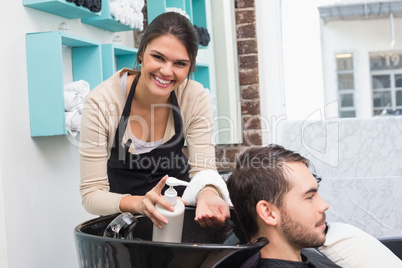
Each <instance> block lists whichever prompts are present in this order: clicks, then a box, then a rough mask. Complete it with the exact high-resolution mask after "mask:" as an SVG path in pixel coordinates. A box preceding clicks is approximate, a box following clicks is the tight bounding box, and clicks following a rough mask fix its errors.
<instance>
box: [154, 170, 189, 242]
mask: <svg viewBox="0 0 402 268" xmlns="http://www.w3.org/2000/svg"><path fill="white" fill-rule="evenodd" d="M166 184H167V185H168V186H169V188H168V189H167V190H166V191H165V196H164V198H165V200H167V201H168V202H169V203H170V204H171V205H172V206H173V207H174V211H169V210H167V209H165V208H164V207H162V206H160V205H158V204H156V205H155V207H156V209H157V210H158V211H159V213H160V214H162V215H163V216H164V217H165V218H166V219H167V220H168V223H167V224H165V225H163V228H162V229H159V228H158V227H157V226H156V225H154V226H153V233H152V241H158V242H170V243H181V236H182V233H183V220H184V204H183V202H182V201H181V200H180V199H177V192H176V190H175V189H174V188H173V186H179V185H182V186H188V185H189V183H188V182H186V181H182V180H178V179H176V178H174V177H169V178H168V179H167V180H166Z"/></svg>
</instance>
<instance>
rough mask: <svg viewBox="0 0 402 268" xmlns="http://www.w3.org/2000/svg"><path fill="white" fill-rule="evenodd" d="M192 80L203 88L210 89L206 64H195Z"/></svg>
mask: <svg viewBox="0 0 402 268" xmlns="http://www.w3.org/2000/svg"><path fill="white" fill-rule="evenodd" d="M194 80H195V81H197V82H199V83H201V84H202V85H203V86H204V87H205V88H208V89H211V86H210V82H209V81H210V77H209V65H208V64H196V67H195V73H194Z"/></svg>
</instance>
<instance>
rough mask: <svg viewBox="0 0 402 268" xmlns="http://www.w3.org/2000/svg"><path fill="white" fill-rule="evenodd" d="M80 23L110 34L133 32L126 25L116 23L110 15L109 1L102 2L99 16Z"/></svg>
mask: <svg viewBox="0 0 402 268" xmlns="http://www.w3.org/2000/svg"><path fill="white" fill-rule="evenodd" d="M81 22H83V23H85V24H89V25H92V26H95V27H98V28H101V29H105V30H108V31H111V32H124V31H133V30H135V29H132V28H130V27H128V26H127V25H124V24H122V23H120V22H119V21H116V20H115V19H114V18H113V16H112V15H110V8H109V0H102V11H101V14H100V16H97V17H90V18H83V19H81Z"/></svg>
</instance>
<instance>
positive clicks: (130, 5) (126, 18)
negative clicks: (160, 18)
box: [109, 0, 144, 31]
mask: <svg viewBox="0 0 402 268" xmlns="http://www.w3.org/2000/svg"><path fill="white" fill-rule="evenodd" d="M143 7H144V0H110V2H109V10H110V15H112V16H113V18H114V19H115V20H116V21H119V22H120V23H121V24H123V25H126V26H128V27H130V28H131V29H139V30H141V31H142V30H143V28H144V24H143V21H144V14H143V13H142V8H143Z"/></svg>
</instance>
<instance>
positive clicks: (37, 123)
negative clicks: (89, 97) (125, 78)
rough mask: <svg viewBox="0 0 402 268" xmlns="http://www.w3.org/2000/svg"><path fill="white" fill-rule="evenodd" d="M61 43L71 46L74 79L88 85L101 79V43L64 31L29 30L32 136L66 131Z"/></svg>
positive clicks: (91, 86)
mask: <svg viewBox="0 0 402 268" xmlns="http://www.w3.org/2000/svg"><path fill="white" fill-rule="evenodd" d="M63 46H68V47H71V49H72V67H73V70H72V74H73V80H74V81H78V80H81V79H82V80H85V81H87V82H88V83H89V85H90V88H91V89H92V88H94V87H95V86H97V85H98V84H100V83H101V82H102V81H103V80H102V62H101V45H100V43H99V42H98V41H94V40H90V39H88V38H83V37H80V36H76V35H72V34H68V33H65V32H40V33H28V34H27V36H26V58H27V72H28V93H29V116H30V125H31V136H32V137H37V136H55V135H64V134H67V131H66V128H65V119H64V83H63V55H62V54H63V52H62V48H63Z"/></svg>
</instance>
